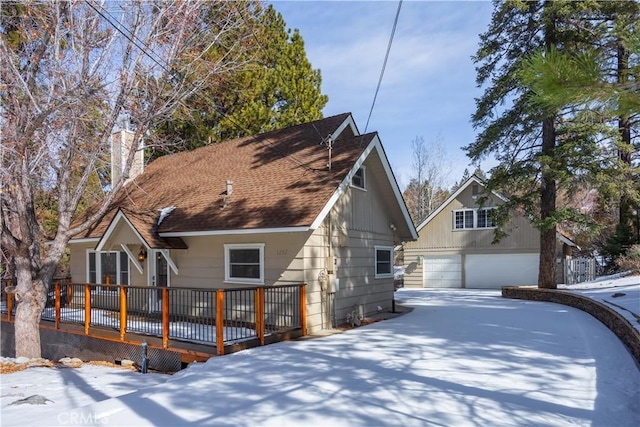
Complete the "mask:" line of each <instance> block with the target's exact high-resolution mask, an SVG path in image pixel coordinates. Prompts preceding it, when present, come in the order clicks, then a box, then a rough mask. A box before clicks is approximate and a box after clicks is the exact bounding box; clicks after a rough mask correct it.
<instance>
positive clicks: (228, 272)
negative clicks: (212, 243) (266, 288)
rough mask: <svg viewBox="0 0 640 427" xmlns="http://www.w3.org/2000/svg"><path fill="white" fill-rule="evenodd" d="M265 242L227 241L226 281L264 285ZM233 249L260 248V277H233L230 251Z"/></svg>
mask: <svg viewBox="0 0 640 427" xmlns="http://www.w3.org/2000/svg"><path fill="white" fill-rule="evenodd" d="M264 247H265V244H264V243H227V244H225V245H224V282H225V283H242V284H254V285H256V284H257V285H264ZM232 249H258V250H259V251H260V278H258V279H249V278H243V277H231V268H230V267H231V266H230V264H229V263H230V261H231V257H230V256H229V252H230V251H231V250H232Z"/></svg>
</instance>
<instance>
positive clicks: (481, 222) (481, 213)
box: [477, 209, 495, 228]
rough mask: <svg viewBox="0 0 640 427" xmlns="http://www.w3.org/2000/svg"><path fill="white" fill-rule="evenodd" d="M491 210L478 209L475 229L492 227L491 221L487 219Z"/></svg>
mask: <svg viewBox="0 0 640 427" xmlns="http://www.w3.org/2000/svg"><path fill="white" fill-rule="evenodd" d="M490 211H491V209H478V225H477V228H491V227H494V226H495V225H494V223H493V221H491V218H489V215H490Z"/></svg>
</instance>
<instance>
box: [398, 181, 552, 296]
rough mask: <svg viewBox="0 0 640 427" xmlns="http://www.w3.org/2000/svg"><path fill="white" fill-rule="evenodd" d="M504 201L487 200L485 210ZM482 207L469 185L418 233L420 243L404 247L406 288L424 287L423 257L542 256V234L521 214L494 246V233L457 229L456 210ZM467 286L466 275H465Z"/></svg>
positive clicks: (511, 221)
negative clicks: (506, 254) (455, 224)
mask: <svg viewBox="0 0 640 427" xmlns="http://www.w3.org/2000/svg"><path fill="white" fill-rule="evenodd" d="M501 203H502V202H501V201H500V199H498V198H496V197H491V198H489V199H488V200H486V201H485V203H484V205H483V207H485V208H488V207H493V206H499V205H500V204H501ZM479 207H480V206H479V205H478V203H477V202H476V200H474V198H473V195H472V185H469V186H468V187H467V188H465V190H464V191H462V192H461V193H460V194H459V195H458V196H457V197H456V198H455V199H454V200H452V201H451V202H450V203H449V204H448V205H447V206H445V207H444V209H443V210H442V211H441V212H440V213H438V215H436V216H435V217H434V218H433V219H432V220H431V221H430V222H429V223H428V224H427V225H426V226H424V227H423V228H422V229H421V230H419V233H418V240H417V241H415V242H407V243H406V244H405V246H404V260H405V261H404V264H405V276H404V285H405V287H422V283H423V276H422V266H421V265H418V257H419V256H429V255H436V254H437V255H461V256H462V264H463V265H464V256H465V255H468V254H499V253H539V252H540V234H539V232H538V230H536V229H535V228H534V227H533V226H532V225H531V223H530V222H529V220H528V219H527V218H525V217H524V216H523V215H521V214H518V213H516V214H514V215H512V217H511V220H510V222H509V223H508V224H507V225H506V227H505V232H506V233H507V234H508V236H507V237H505V238H504V239H502V240H501V241H500V242H499V243H497V244H492V243H491V242H492V241H493V232H494V230H493V229H491V228H489V229H466V230H454V229H453V211H455V210H458V209H473V208H479ZM462 283H463V286H464V283H465V275H464V270H463V272H462Z"/></svg>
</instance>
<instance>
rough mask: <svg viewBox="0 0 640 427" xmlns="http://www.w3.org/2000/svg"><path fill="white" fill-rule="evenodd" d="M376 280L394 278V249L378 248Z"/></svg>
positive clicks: (389, 247) (387, 247)
mask: <svg viewBox="0 0 640 427" xmlns="http://www.w3.org/2000/svg"><path fill="white" fill-rule="evenodd" d="M375 250H376V274H375V277H376V279H378V278H386V277H393V248H392V247H391V246H376V247H375Z"/></svg>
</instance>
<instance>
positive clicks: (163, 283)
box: [149, 251, 169, 311]
mask: <svg viewBox="0 0 640 427" xmlns="http://www.w3.org/2000/svg"><path fill="white" fill-rule="evenodd" d="M153 258H154V265H153V267H154V268H153V273H154V274H153V280H152V281H151V284H152V285H153V286H157V287H167V286H169V264H168V263H167V260H166V258H165V257H164V255H162V253H161V252H160V251H154V257H153ZM149 305H150V308H151V311H162V289H157V290H156V291H155V292H151V301H150V304H149Z"/></svg>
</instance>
